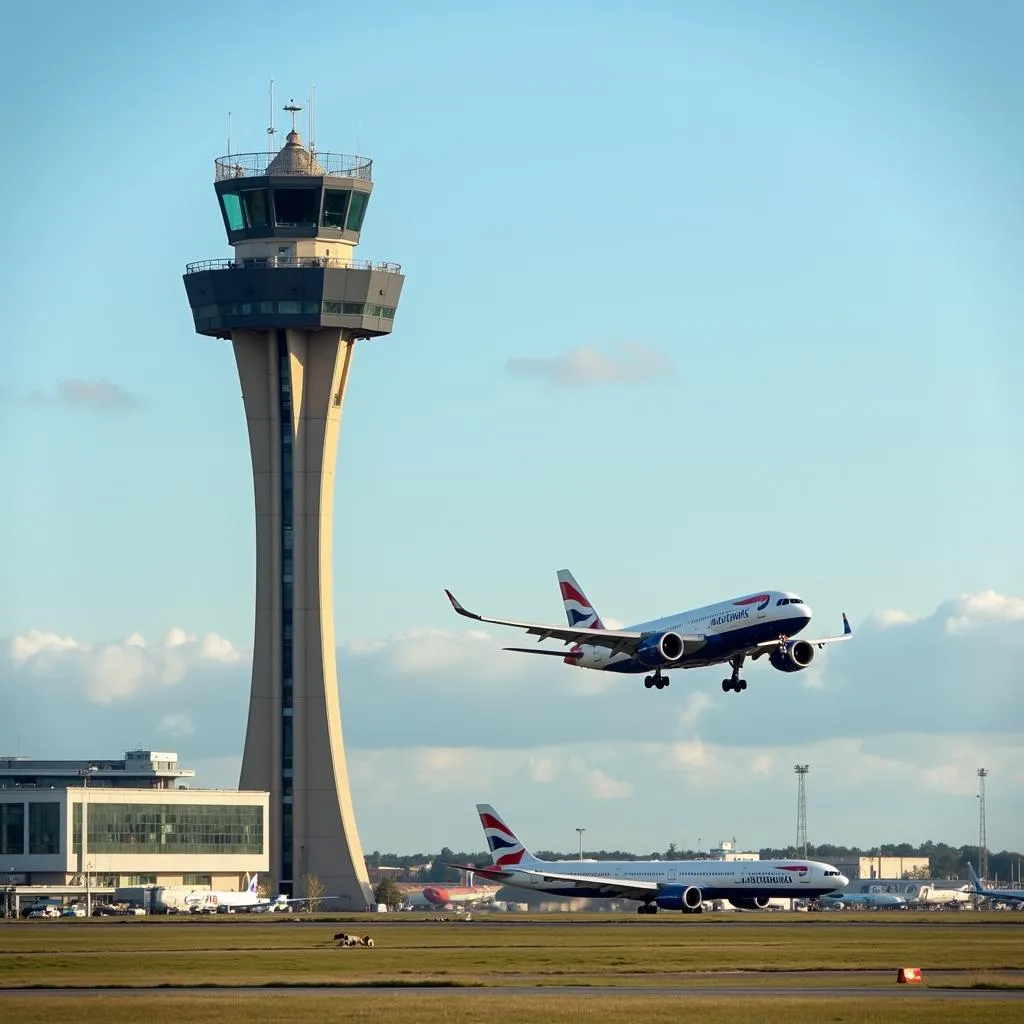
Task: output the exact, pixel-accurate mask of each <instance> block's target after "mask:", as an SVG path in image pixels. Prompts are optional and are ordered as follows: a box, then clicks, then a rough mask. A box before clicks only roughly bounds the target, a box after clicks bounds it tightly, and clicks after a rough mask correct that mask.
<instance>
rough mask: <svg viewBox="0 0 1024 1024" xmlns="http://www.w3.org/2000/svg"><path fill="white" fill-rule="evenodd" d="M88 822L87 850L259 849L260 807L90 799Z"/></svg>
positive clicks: (177, 852) (182, 851)
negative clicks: (139, 802)
mask: <svg viewBox="0 0 1024 1024" xmlns="http://www.w3.org/2000/svg"><path fill="white" fill-rule="evenodd" d="M43 806H45V805H43ZM53 806H58V805H56V804H55V805H53ZM88 821H89V841H88V847H87V849H88V851H89V853H90V854H93V853H97V854H99V853H116V854H124V853H140V854H149V853H155V854H171V855H180V854H186V853H200V854H207V853H246V854H248V853H262V852H263V808H262V807H253V806H251V805H244V806H235V805H231V804H228V805H221V804H198V805H197V804H106V803H104V804H90V805H89V811H88ZM80 822H81V819H80V818H79V826H78V831H79V833H80V831H81V824H80ZM135 884H138V885H142V884H146V883H142V882H139V883H135Z"/></svg>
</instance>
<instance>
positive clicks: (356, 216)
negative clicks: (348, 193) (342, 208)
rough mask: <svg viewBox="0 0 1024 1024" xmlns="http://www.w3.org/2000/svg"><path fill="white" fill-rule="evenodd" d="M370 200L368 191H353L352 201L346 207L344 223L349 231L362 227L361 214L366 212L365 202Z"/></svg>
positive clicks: (358, 229) (359, 229)
mask: <svg viewBox="0 0 1024 1024" xmlns="http://www.w3.org/2000/svg"><path fill="white" fill-rule="evenodd" d="M369 201H370V193H369V192H353V193H352V202H351V203H350V204H349V207H348V223H347V224H346V225H345V226H346V227H347V228H348V230H349V231H361V230H362V228H363V215H364V214H365V213H366V204H367V203H368V202H369Z"/></svg>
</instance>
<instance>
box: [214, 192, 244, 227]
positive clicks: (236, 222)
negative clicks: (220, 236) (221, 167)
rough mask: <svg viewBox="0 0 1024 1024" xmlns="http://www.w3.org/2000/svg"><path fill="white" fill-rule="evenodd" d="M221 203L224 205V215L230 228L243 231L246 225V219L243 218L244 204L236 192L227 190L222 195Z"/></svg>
mask: <svg viewBox="0 0 1024 1024" xmlns="http://www.w3.org/2000/svg"><path fill="white" fill-rule="evenodd" d="M220 201H221V205H222V206H223V207H224V216H225V217H226V218H227V221H228V229H229V230H231V231H241V230H242V229H243V228H244V227H245V220H244V219H243V218H242V204H241V203H240V202H239V200H238V196H236V195H235V194H234V192H225V193H224V195H222V196H221V197H220Z"/></svg>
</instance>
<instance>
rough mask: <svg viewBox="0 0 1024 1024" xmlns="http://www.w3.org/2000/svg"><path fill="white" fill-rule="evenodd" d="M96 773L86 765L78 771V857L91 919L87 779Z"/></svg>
mask: <svg viewBox="0 0 1024 1024" xmlns="http://www.w3.org/2000/svg"><path fill="white" fill-rule="evenodd" d="M95 771H96V765H94V764H90V765H86V767H85V768H82V769H81V770H80V771H79V773H78V774H79V775H81V776H82V842H81V845H80V847H79V855H80V856H81V858H82V863H81V865H80V867H81V873H82V875H83V876H84V878H85V916H86V917H92V886H91V885H90V884H89V883H90V877H89V862H88V860H87V859H86V858H87V853H86V839H87V836H88V834H89V820H88V804H89V799H88V797H89V777H90V776H91V775H92V774H93V773H94V772H95Z"/></svg>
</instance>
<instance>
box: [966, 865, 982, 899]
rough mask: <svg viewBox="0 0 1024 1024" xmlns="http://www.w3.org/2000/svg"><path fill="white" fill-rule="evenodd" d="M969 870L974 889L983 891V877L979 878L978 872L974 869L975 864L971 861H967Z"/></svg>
mask: <svg viewBox="0 0 1024 1024" xmlns="http://www.w3.org/2000/svg"><path fill="white" fill-rule="evenodd" d="M967 870H968V871H969V872H970V875H971V886H972V887H973V889H974V891H975V892H981V889H982V886H981V879H980V878H978V873H977V872H976V871H975V870H974V865H973V864H972V863H971V862H970V861H968V862H967Z"/></svg>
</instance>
